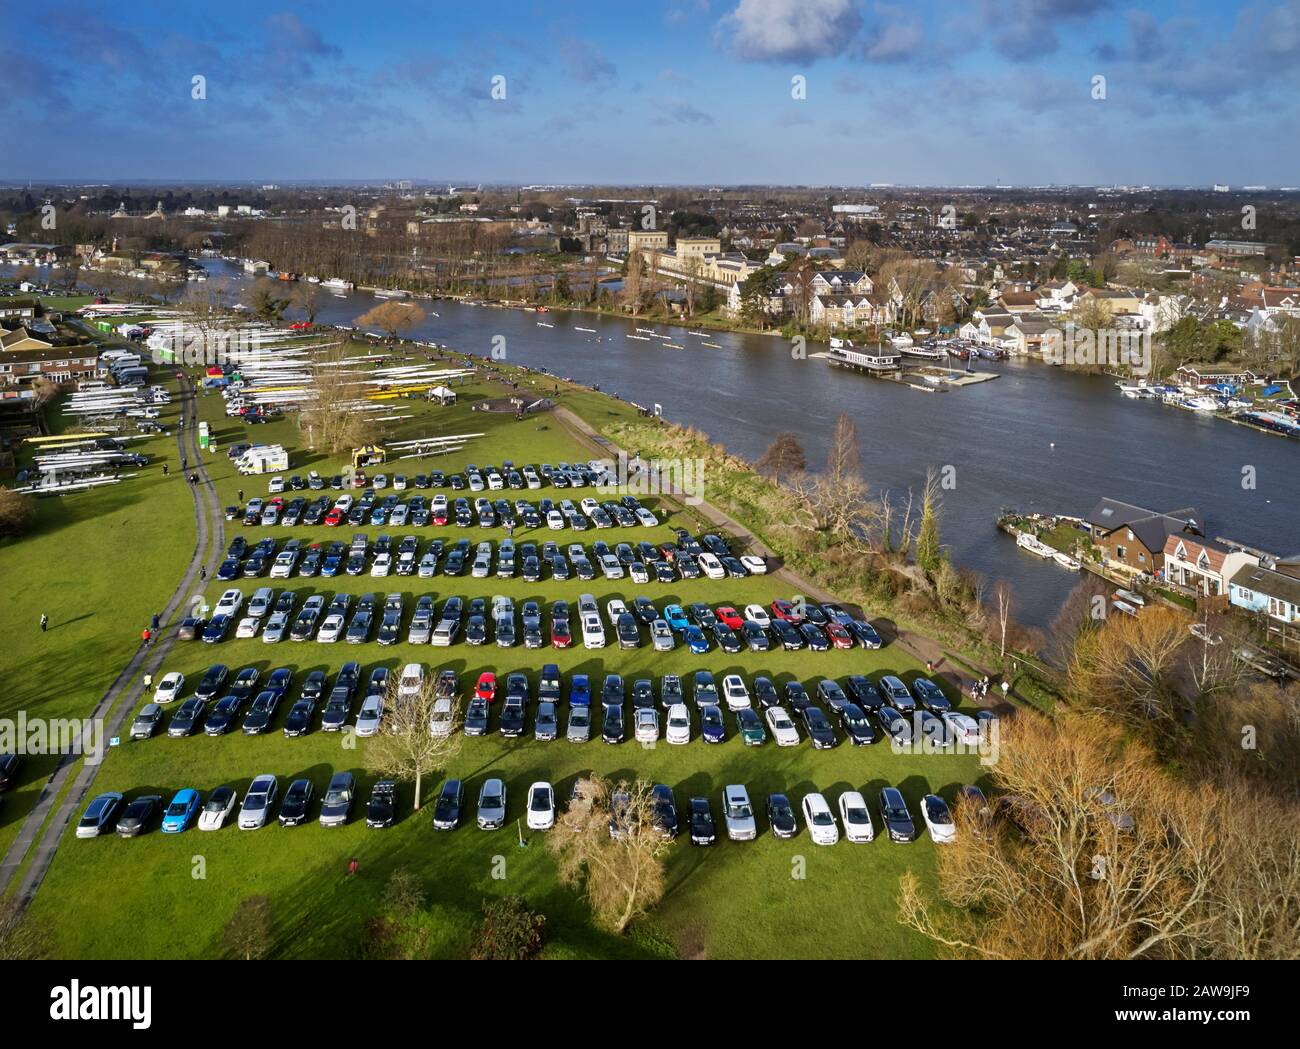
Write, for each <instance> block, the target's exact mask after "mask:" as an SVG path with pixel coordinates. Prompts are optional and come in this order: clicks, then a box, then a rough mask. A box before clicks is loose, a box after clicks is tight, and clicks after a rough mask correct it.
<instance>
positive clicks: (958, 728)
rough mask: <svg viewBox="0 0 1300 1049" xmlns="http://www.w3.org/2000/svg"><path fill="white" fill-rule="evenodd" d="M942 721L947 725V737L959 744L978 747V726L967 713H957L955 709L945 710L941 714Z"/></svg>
mask: <svg viewBox="0 0 1300 1049" xmlns="http://www.w3.org/2000/svg"><path fill="white" fill-rule="evenodd" d="M941 717H942V718H943V723H944V724H945V725H947V726H948V735H949V737H950V738H951V739H952V740H953V741H954V742H956V743H957V744H958V745H960V746H964V747H978V746H979V744H980V726H979V722H978V721H976V720H975V719H974V718H973V717H971V716H970V715H969V714H959V713H958V712H957V711H955V710H945V711H944V712H943V714H942V715H941Z"/></svg>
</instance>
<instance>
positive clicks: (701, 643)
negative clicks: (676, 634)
mask: <svg viewBox="0 0 1300 1049" xmlns="http://www.w3.org/2000/svg"><path fill="white" fill-rule="evenodd" d="M683 638H684V640H685V641H686V644H687V645H688V646H689V647H690V650H691V651H692V652H693V653H694V654H695V655H697V656H702V655H705V654H706V653H707V652H708V651H709V639H708V638H706V637H705V636H704V631H703V630H701V629H700V628H699V627H697V626H693V625H692V626H688V627H687V628H686V633H685V634H684V635H683Z"/></svg>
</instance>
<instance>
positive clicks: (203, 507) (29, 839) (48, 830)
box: [0, 377, 225, 907]
mask: <svg viewBox="0 0 1300 1049" xmlns="http://www.w3.org/2000/svg"><path fill="white" fill-rule="evenodd" d="M179 400H180V408H181V422H180V425H179V427H178V428H177V431H176V448H177V453H178V456H177V463H176V465H177V466H179V463H180V456H184V457H185V458H186V459H187V460H188V461H189V463H190V470H192V471H195V472H197V473H198V475H199V484H198V485H196V486H195V487H194V489H193V496H194V523H195V527H196V531H197V541H196V542H195V546H194V554H193V556H192V557H191V559H190V563H189V565H188V566H187V568H186V570H185V575H184V577H183V578H182V579H181V581H180V584H179V585H178V586H177V587H176V589H175V591H173V593H172V596H171V598H170V599H169V600H168V602H167V605H166V607H165V608H164V609H163V612H162V622H163V626H162V628H161V629H160V630H159V631H158V637H156V638H155V639H154V640H153V642H152V643H151V644H148V645H146V644H143V643H141V644H140V645H139V646H138V647H137V648H136V651H135V654H134V655H132V657H131V660H130V662H128V663H127V665H126V666H125V667H124V668H123V669H122V672H121V673H120V674H118V676H117V678H116V679H115V680H114V681H113V683H112V685H110V686H109V688H108V691H107V692H105V693H104V695H103V697H102V698H101V699H100V701H99V703H98V704H96V706H95V709H94V712H93V713H92V714H91V715H90V716H91V717H92V718H95V719H97V720H98V719H103V721H104V731H103V736H102V740H103V743H104V745H105V747H107V744H108V740H110V739H112V738H113V737H114V736H117V735H119V734H120V733H121V730H122V726H123V724H124V723H125V722H126V719H127V718H128V717H129V716H130V715H131V713H132V711H134V710H135V707H136V703H137V702H138V701H139V699H140V697H141V695H142V694H143V692H144V681H143V677H142V676H140V675H142V674H145V673H148V674H154V675H157V674H158V673H159V671H160V668H161V667H162V664H163V661H164V660H165V659H166V658H167V653H168V652H169V651H171V647H172V645H173V644H174V643H175V641H176V631H175V629H174V628H173V627H174V624H175V621H176V620H178V619H179V618H181V617H183V616H184V615H185V614H186V612H187V611H188V609H189V602H190V601H191V599H192V595H193V593H194V592H195V584H196V583H197V582H198V575H199V566H200V565H204V566H205V567H206V569H207V574H208V577H209V578H211V577H212V574H213V573H214V572H215V571H216V568H217V564H218V561H219V559H220V557H221V554H222V551H223V549H224V546H225V538H224V536H225V522H224V519H223V517H222V513H221V505H220V503H219V502H218V500H217V494H216V490H215V489H214V487H213V485H212V482H211V480H210V479H209V478H208V474H207V469H206V468H205V467H204V465H203V458H202V456H201V454H200V452H199V446H198V437H197V434H198V424H197V413H198V401H197V399H196V397H195V392H194V386H193V384H192V383H191V382H190V380H189V378H188V377H184V378H182V379H181V380H180V394H179ZM186 476H187V471H181V470H173V471H172V472H171V477H174V478H176V483H177V484H184V483H185V478H186ZM197 589H198V590H200V591H201V590H202V586H201V585H200V586H199V587H198V588H197ZM178 613H179V615H178ZM98 772H99V766H98V765H90V764H86V763H84V762H82V761H81V759H80V757H79V756H78V755H74V754H65V755H64V756H63V758H62V760H61V761H60V762H59V765H58V767H57V768H56V769H55V770H54V773H53V775H51V776H50V778H49V781H48V782H47V783H46V784H45V787H44V788H43V789H42V790H41V795H40V797H39V798H38V799H37V802H36V806H35V808H33V809H32V811H31V812H29V813H28V814H27V818H26V819H25V820H24V821H23V826H22V829H21V830H20V831H19V832H18V836H17V838H15V839H14V842H13V844H12V845H11V846H10V848H9V851H8V852H7V853H6V854H5V857H4V860H3V861H0V892H4V891H6V890H7V889H8V888H9V885H10V883H11V882H12V881H13V879H14V877H15V876H16V875H17V873H18V868H19V867H20V866H21V865H22V863H23V861H24V859H25V858H26V856H27V853H28V852H29V851H30V850H31V848H32V845H33V843H34V842H36V840H37V837H38V835H39V837H40V841H39V844H37V845H36V851H35V854H34V855H33V858H32V862H31V864H30V866H28V868H27V870H26V871H25V872H24V873H23V876H22V879H21V880H20V881H19V883H18V887H17V890H16V892H15V899H16V900H17V901H18V903H19V905H20V906H24V907H25V906H26V905H27V904H28V903H30V902H31V899H32V897H33V896H34V895H35V894H36V890H37V889H38V888H40V884H41V881H42V880H43V879H44V877H45V872H46V871H48V870H49V867H50V863H51V862H52V861H53V859H54V851H55V849H57V848H58V846H59V841H60V839H61V838H62V836H63V832H64V831H65V830H66V829H67V826H68V824H69V823H70V822H71V820H72V818H73V816H74V815H75V814H76V813H78V812H80V811H81V807H82V804H83V801H84V799H85V797H86V795H87V794H88V793H89V792H90V788H91V786H92V785H93V784H94V782H95V776H96V774H97V773H98ZM69 776H72V777H73V780H72V784H71V787H70V788H69V790H68V791H67V793H66V794H65V795H64V796H63V800H62V802H61V803H60V804H59V806H58V808H57V809H55V810H54V812H53V816H52V818H51V819H50V821H49V823H48V825H46V826H45V832H44V834H41V827H42V825H43V824H45V821H46V817H47V816H48V815H50V813H51V810H52V809H54V803H55V800H56V799H57V798H58V797H59V792H60V791H61V790H62V788H63V785H64V783H65V782H66V781H67V779H68V777H69Z"/></svg>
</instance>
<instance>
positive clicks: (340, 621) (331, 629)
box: [316, 612, 346, 645]
mask: <svg viewBox="0 0 1300 1049" xmlns="http://www.w3.org/2000/svg"><path fill="white" fill-rule="evenodd" d="M345 623H346V620H345V619H344V616H343V613H342V612H331V613H330V614H329V615H327V616H326V617H325V622H323V623H322V624H321V625H320V630H319V631H318V632H317V634H316V640H317V642H319V643H320V644H322V645H332V644H333V643H334V642H335V641H337V640H338V639H339V638H340V637H341V636H342V635H343V627H344V624H345Z"/></svg>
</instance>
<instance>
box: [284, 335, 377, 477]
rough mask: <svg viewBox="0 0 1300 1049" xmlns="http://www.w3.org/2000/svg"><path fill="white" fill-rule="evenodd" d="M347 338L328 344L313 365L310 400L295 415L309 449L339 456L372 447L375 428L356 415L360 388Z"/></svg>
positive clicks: (362, 414) (365, 416)
mask: <svg viewBox="0 0 1300 1049" xmlns="http://www.w3.org/2000/svg"><path fill="white" fill-rule="evenodd" d="M350 346H351V343H350V342H349V341H348V340H347V338H346V337H344V338H340V339H338V340H336V341H334V342H331V343H329V344H328V345H326V346H325V347H323V348H322V349H321V350H320V351H318V352H317V354H316V356H315V357H314V358H313V361H312V375H313V379H312V391H313V399H312V400H311V401H308V402H306V403H305V404H304V406H303V409H302V411H301V412H299V413H298V426H299V429H306V430H307V435H308V443H309V444H310V446H311V447H312V448H324V449H325V450H326V451H328V452H341V451H345V450H347V449H350V448H359V447H361V446H362V445H364V444H372V443H374V440H375V424H374V422H373V421H372V420H371V417H370V415H369V414H367V413H366V412H362V411H358V410H357V408H358V404H359V402H360V400H361V397H362V394H361V386H360V385H359V382H358V373H357V372H356V370H355V369H354V368H352V367H350V366H349V364H348V358H347V353H348V348H349V347H350Z"/></svg>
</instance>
